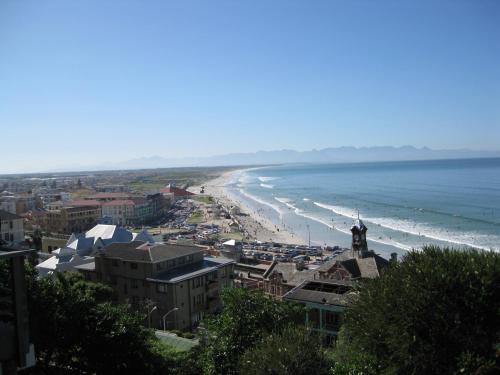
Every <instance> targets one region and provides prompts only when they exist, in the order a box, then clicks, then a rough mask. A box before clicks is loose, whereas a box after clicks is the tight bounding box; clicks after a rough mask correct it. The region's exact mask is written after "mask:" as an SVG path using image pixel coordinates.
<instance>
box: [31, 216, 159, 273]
mask: <svg viewBox="0 0 500 375" xmlns="http://www.w3.org/2000/svg"><path fill="white" fill-rule="evenodd" d="M132 241H144V242H149V243H154V239H153V237H152V236H151V235H150V234H149V233H148V232H147V231H146V230H143V231H142V232H140V233H133V232H131V231H129V230H127V229H125V228H122V227H118V226H116V225H104V224H98V225H96V226H95V227H94V228H92V229H90V230H89V231H87V232H85V233H83V234H72V235H71V237H70V238H69V240H68V242H67V243H66V246H64V247H62V248H59V249H57V250H54V251H53V252H52V254H54V255H53V256H52V257H50V258H49V259H47V260H45V261H43V262H42V263H40V264H38V265H37V266H36V268H37V269H38V274H39V275H40V276H42V277H44V276H48V275H51V274H53V273H54V272H64V271H68V270H72V269H74V267H75V266H78V265H82V264H86V263H92V262H93V261H94V257H93V256H92V253H93V252H94V251H96V250H100V249H102V248H103V247H105V246H107V245H109V244H111V243H114V242H125V243H127V242H132Z"/></svg>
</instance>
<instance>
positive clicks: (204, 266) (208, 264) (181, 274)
mask: <svg viewBox="0 0 500 375" xmlns="http://www.w3.org/2000/svg"><path fill="white" fill-rule="evenodd" d="M234 263H235V262H234V261H233V260H230V259H225V258H210V257H205V258H204V259H203V261H202V262H196V263H191V264H188V265H186V266H184V267H179V268H175V269H173V270H171V271H166V272H163V273H161V274H159V275H157V276H155V277H154V278H150V279H148V280H149V281H156V282H163V283H178V282H180V281H183V280H186V279H191V278H193V277H196V276H201V275H204V274H206V273H210V272H213V271H215V270H217V269H218V268H220V267H223V266H226V265H228V264H234Z"/></svg>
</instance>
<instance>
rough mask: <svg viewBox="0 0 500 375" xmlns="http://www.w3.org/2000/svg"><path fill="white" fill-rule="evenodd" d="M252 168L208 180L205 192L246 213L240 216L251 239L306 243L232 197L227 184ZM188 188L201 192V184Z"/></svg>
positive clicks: (239, 218)
mask: <svg viewBox="0 0 500 375" xmlns="http://www.w3.org/2000/svg"><path fill="white" fill-rule="evenodd" d="M248 169H250V168H243V169H237V170H233V171H228V172H224V173H223V174H221V175H220V176H219V177H216V178H214V179H212V180H209V181H207V182H206V183H205V184H204V185H203V186H204V187H205V194H206V195H209V196H212V197H213V198H214V199H215V200H216V201H218V202H219V203H220V204H222V205H223V206H225V207H228V208H229V207H231V206H236V207H239V209H240V211H241V212H242V213H243V214H244V215H240V216H238V220H239V221H240V223H241V225H242V227H243V228H244V230H245V232H247V233H248V235H249V236H250V238H251V239H254V240H257V241H261V242H276V243H284V244H288V245H305V244H306V241H305V240H304V239H303V238H302V237H300V236H298V235H297V234H293V233H290V232H289V231H287V230H286V229H282V228H278V226H277V225H276V224H274V223H273V222H272V221H271V220H269V219H268V218H266V217H264V216H261V215H256V214H255V213H254V211H253V210H252V209H251V208H250V207H248V206H247V205H245V204H244V202H241V201H238V200H236V199H235V198H234V197H231V196H230V194H229V193H228V191H227V189H226V185H227V184H228V183H229V182H230V181H231V179H232V178H233V176H234V174H236V173H240V172H242V171H245V170H248ZM188 190H190V191H193V192H199V191H200V187H199V186H192V187H190V188H189V189H188Z"/></svg>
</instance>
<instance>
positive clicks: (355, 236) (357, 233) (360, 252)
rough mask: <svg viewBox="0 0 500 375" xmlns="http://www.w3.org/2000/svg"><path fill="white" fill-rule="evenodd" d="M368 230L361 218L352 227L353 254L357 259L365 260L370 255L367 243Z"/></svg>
mask: <svg viewBox="0 0 500 375" xmlns="http://www.w3.org/2000/svg"><path fill="white" fill-rule="evenodd" d="M367 230H368V228H367V227H366V225H365V224H364V223H363V221H362V220H361V219H360V218H359V215H358V219H357V220H356V221H355V222H354V225H353V226H352V227H351V233H352V252H353V255H354V257H356V258H364V257H365V256H366V255H367V254H368V243H367V242H366V231H367Z"/></svg>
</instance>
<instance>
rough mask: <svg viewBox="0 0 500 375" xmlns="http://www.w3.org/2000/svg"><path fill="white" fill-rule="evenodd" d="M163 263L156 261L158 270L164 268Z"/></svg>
mask: <svg viewBox="0 0 500 375" xmlns="http://www.w3.org/2000/svg"><path fill="white" fill-rule="evenodd" d="M162 268H163V267H162V264H161V263H156V270H157V271H161V270H162Z"/></svg>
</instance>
